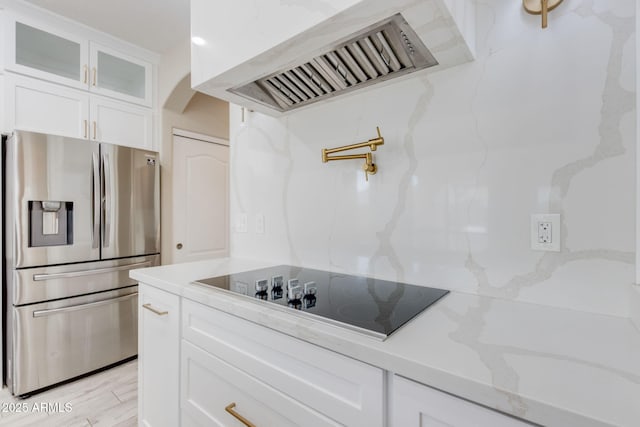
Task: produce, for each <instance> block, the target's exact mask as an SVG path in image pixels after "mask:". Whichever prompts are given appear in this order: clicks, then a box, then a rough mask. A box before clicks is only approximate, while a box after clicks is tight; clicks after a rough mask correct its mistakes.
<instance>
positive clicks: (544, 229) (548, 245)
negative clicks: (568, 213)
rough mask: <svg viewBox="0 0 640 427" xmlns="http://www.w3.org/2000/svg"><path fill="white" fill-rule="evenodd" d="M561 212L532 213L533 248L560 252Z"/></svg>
mask: <svg viewBox="0 0 640 427" xmlns="http://www.w3.org/2000/svg"><path fill="white" fill-rule="evenodd" d="M560 235H561V233H560V214H533V215H531V249H533V250H534V251H551V252H560V247H561V246H560V243H561V242H560Z"/></svg>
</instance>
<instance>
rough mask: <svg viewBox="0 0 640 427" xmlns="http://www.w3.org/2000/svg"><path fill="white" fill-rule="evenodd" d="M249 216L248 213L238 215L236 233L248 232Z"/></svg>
mask: <svg viewBox="0 0 640 427" xmlns="http://www.w3.org/2000/svg"><path fill="white" fill-rule="evenodd" d="M248 223H249V218H248V217H247V214H246V213H241V214H238V216H236V233H246V232H247V228H248Z"/></svg>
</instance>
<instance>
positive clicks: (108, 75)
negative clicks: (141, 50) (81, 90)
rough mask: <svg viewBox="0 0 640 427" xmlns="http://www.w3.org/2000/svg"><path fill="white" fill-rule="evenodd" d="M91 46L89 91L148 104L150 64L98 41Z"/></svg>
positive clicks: (149, 104) (149, 103) (149, 101)
mask: <svg viewBox="0 0 640 427" xmlns="http://www.w3.org/2000/svg"><path fill="white" fill-rule="evenodd" d="M90 47H91V55H90V56H91V64H92V68H91V73H92V76H91V87H90V90H91V91H92V92H97V93H100V94H102V95H107V96H112V97H117V98H121V99H125V100H127V101H131V102H135V103H139V104H144V105H147V106H151V64H149V63H148V62H144V61H141V60H138V59H137V58H134V57H130V56H127V55H124V54H122V53H120V52H116V51H114V50H112V49H109V48H107V47H105V46H101V45H99V44H97V43H93V42H92V43H90Z"/></svg>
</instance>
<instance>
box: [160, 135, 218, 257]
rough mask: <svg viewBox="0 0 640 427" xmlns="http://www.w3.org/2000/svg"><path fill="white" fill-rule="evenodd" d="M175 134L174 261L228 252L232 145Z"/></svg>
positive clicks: (208, 138)
mask: <svg viewBox="0 0 640 427" xmlns="http://www.w3.org/2000/svg"><path fill="white" fill-rule="evenodd" d="M226 144H227V141H225V140H221V139H218V138H211V137H201V138H199V139H195V138H191V137H185V136H179V135H176V134H174V136H173V262H175V263H179V262H189V261H199V260H204V259H209V258H215V257H225V256H228V255H229V146H228V145H226Z"/></svg>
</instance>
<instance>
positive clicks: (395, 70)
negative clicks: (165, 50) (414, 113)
mask: <svg viewBox="0 0 640 427" xmlns="http://www.w3.org/2000/svg"><path fill="white" fill-rule="evenodd" d="M475 1H476V0H394V1H389V0H322V1H321V2H316V1H308V0H304V1H293V2H291V1H286V2H283V1H281V0H260V1H259V2H257V1H255V0H221V1H217V2H212V1H210V0H191V37H192V43H191V86H192V88H193V89H195V90H197V91H199V92H203V93H206V94H208V95H211V96H214V97H217V98H220V99H223V100H226V101H229V102H230V103H233V104H238V105H240V106H243V107H246V108H248V109H250V110H254V111H257V112H261V113H265V114H268V115H271V116H275V117H278V116H282V115H285V114H297V112H298V111H301V110H304V109H307V108H309V109H314V108H315V107H314V106H316V105H319V104H325V103H331V104H334V103H335V105H336V106H339V105H340V103H341V101H342V100H343V99H344V98H345V97H349V96H351V95H347V94H353V96H356V95H355V94H358V93H361V92H362V91H369V90H375V89H376V88H378V87H380V86H384V85H389V84H395V82H397V81H400V80H404V79H408V78H411V76H412V75H413V73H415V72H418V71H420V72H421V73H433V72H437V71H441V70H445V69H446V68H450V67H453V66H456V65H458V64H462V63H465V62H469V61H471V60H473V57H474V46H475Z"/></svg>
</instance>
